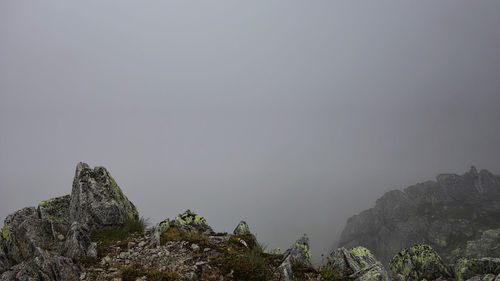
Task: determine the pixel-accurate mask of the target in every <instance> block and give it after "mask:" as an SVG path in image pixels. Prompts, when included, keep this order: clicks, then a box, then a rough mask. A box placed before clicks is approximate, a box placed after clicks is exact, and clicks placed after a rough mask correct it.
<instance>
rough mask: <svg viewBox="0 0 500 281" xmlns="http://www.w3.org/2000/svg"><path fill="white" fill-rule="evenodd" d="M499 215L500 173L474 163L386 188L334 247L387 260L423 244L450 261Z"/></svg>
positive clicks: (499, 225) (496, 223)
mask: <svg viewBox="0 0 500 281" xmlns="http://www.w3.org/2000/svg"><path fill="white" fill-rule="evenodd" d="M498 217H500V176H497V175H493V174H491V173H490V172H488V171H487V170H481V171H480V172H478V171H477V170H476V169H475V168H474V167H472V168H471V169H470V171H469V172H467V173H465V174H463V175H455V174H441V175H439V176H438V177H437V180H436V181H427V182H424V183H420V184H417V185H414V186H410V187H408V188H406V189H405V190H404V191H401V190H393V191H390V192H387V193H386V194H384V196H382V197H381V198H380V199H378V200H377V202H376V204H375V207H374V208H371V209H369V210H366V211H363V212H361V213H360V214H358V215H356V216H354V217H351V218H350V219H349V220H348V221H347V224H346V226H345V228H344V230H343V231H342V234H341V237H340V242H339V243H338V246H339V247H346V248H351V247H355V246H359V245H361V246H364V247H366V248H368V249H370V250H371V251H372V252H373V253H374V254H375V255H376V256H377V257H378V258H379V259H380V260H381V261H382V262H383V263H384V264H387V263H388V262H389V261H390V259H391V258H392V256H394V255H395V254H396V253H398V252H399V251H400V250H401V249H402V248H408V247H411V246H413V245H415V244H418V243H425V244H428V245H430V246H432V247H433V248H434V249H436V250H437V252H438V253H440V255H441V256H442V257H443V259H444V260H445V261H450V262H453V261H454V260H456V259H457V258H458V257H460V256H464V255H465V252H466V249H467V245H468V241H475V240H478V239H481V235H482V233H483V232H484V231H486V230H489V229H497V228H500V220H498ZM471 243H472V242H471ZM473 247H474V246H473ZM469 252H470V251H469ZM481 254H483V253H481ZM486 254H487V253H486Z"/></svg>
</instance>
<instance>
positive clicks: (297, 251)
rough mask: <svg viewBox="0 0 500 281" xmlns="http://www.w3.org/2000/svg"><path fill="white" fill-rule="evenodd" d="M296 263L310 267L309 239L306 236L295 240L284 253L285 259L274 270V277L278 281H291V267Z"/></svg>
mask: <svg viewBox="0 0 500 281" xmlns="http://www.w3.org/2000/svg"><path fill="white" fill-rule="evenodd" d="M296 262H298V263H301V264H303V265H305V266H311V253H310V252H309V238H308V237H307V235H306V234H304V236H302V237H301V238H300V239H299V240H297V241H296V242H295V244H294V245H293V246H292V247H291V248H290V249H288V250H286V251H285V259H284V260H283V262H282V263H281V264H280V266H278V268H276V275H277V277H278V278H279V280H280V281H289V280H292V279H293V271H292V265H293V264H294V263H296Z"/></svg>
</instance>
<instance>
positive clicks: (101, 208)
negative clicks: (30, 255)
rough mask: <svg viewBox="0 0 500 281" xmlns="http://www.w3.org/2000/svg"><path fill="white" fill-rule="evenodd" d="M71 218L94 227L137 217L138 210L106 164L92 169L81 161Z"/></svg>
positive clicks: (73, 196)
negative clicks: (105, 166)
mask: <svg viewBox="0 0 500 281" xmlns="http://www.w3.org/2000/svg"><path fill="white" fill-rule="evenodd" d="M70 218H71V221H78V222H80V223H81V224H85V225H87V226H88V227H89V228H90V229H93V228H99V227H105V226H113V225H120V224H124V223H125V222H126V221H127V220H129V219H135V220H137V219H138V212H137V210H136V208H135V206H134V205H133V204H132V203H131V202H130V201H129V200H128V199H127V197H126V196H125V195H124V194H123V192H122V191H121V189H120V187H119V186H118V185H117V184H116V182H115V180H114V179H113V178H112V177H111V175H110V174H109V172H108V171H107V170H106V168H104V167H95V168H94V169H91V168H90V167H89V166H88V165H87V164H85V163H79V164H78V165H77V167H76V172H75V178H74V180H73V189H72V191H71V202H70Z"/></svg>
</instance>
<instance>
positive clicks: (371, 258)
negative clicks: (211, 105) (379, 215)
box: [0, 163, 500, 281]
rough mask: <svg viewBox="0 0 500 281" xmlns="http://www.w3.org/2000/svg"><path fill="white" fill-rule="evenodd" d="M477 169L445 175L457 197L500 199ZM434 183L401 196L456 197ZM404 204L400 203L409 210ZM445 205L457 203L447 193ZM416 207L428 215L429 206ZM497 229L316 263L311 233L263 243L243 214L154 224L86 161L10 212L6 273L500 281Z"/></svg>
mask: <svg viewBox="0 0 500 281" xmlns="http://www.w3.org/2000/svg"><path fill="white" fill-rule="evenodd" d="M470 173H472V174H470ZM470 173H469V174H466V175H465V176H462V177H460V176H457V177H454V176H445V177H444V178H442V180H443V182H446V183H448V184H449V186H453V190H454V191H455V193H452V194H453V195H454V196H455V197H453V198H462V199H463V200H467V201H470V202H481V200H483V199H482V198H481V196H482V195H481V196H479V195H478V194H477V193H471V194H470V195H469V196H465V197H460V196H461V193H462V192H463V191H464V190H467V189H465V187H463V186H462V185H465V184H466V183H470V182H473V183H474V184H475V185H474V186H475V188H476V190H477V192H479V190H480V193H479V194H488V195H489V196H492V197H491V198H490V199H491V200H495V197H493V195H494V194H495V193H494V191H492V187H495V186H496V184H497V183H498V180H497V178H495V177H489V175H490V174H489V173H486V172H483V171H482V172H480V173H474V171H471V172H470ZM444 179H446V180H444ZM437 184H438V185H439V183H437ZM433 186H435V185H433ZM450 188H451V187H450ZM417 189H418V188H417ZM427 191H429V189H428V190H427ZM430 191H432V192H428V194H426V192H423V191H418V190H415V188H412V189H411V190H410V191H406V193H403V194H413V195H412V196H416V195H415V194H420V195H421V197H425V198H430V197H432V196H435V198H438V199H439V200H445V199H447V198H448V197H447V196H451V195H450V192H448V193H445V195H443V194H442V193H441V192H444V191H442V190H433V189H432V190H430ZM419 192H420V193H419ZM433 192H434V193H433ZM430 194H435V195H430ZM474 194H475V195H474ZM389 196H395V198H399V197H405V196H406V197H408V196H410V195H404V196H401V194H396V195H394V194H393V195H389ZM398 196H399V197H398ZM391 198H393V197H391ZM384 200H387V199H384ZM422 200H423V201H422V202H427V199H426V200H424V199H422ZM447 200H448V199H447ZM433 202H434V201H433ZM436 202H438V201H436ZM439 202H443V201H439ZM447 202H448V201H447ZM400 203H401V202H400ZM377 204H379V203H377ZM387 204H388V203H385V205H384V206H388V205H387ZM401 204H402V203H401ZM401 204H399V205H397V206H396V207H394V208H396V209H397V208H399V209H400V210H405V208H406V207H404V206H402V205H401ZM426 206H427V205H426ZM432 206H433V208H434V209H438V210H440V211H439V212H437V211H436V212H434V211H432V212H434V213H432V215H433V216H437V215H438V214H439V215H443V213H442V212H444V214H448V213H447V212H446V211H447V210H448V209H446V210H444V209H443V208H442V207H439V206H434V205H432ZM446 206H450V207H449V208H452V207H451V206H455V205H453V201H449V202H448V203H447V205H446ZM483 207H484V208H476V209H473V210H474V211H477V212H479V211H480V210H482V213H481V212H479V213H478V214H485V212H486V211H487V212H486V213H487V214H492V213H494V212H495V210H496V209H495V208H494V207H493V205H489V204H486V203H484V204H483ZM417 209H418V207H417ZM434 209H433V210H434ZM418 212H421V213H423V214H424V215H423V216H424V217H425V216H426V214H428V212H429V211H428V210H427V209H425V210H419V211H418ZM418 214H420V213H418ZM474 215H477V214H474ZM476 219H477V217H476ZM355 220H356V219H351V220H350V222H351V223H353V221H355ZM441 220H442V221H443V219H442V218H441ZM486 220H487V221H488V222H491V221H490V220H488V217H486ZM361 222H366V221H361ZM468 222H469V223H473V222H471V221H468ZM464 223H465V222H464ZM492 225H494V224H492ZM499 233H500V232H499V231H498V229H484V228H483V229H481V230H479V229H478V231H477V235H475V236H471V237H472V239H470V240H468V241H467V242H466V243H465V244H463V245H462V244H460V245H462V246H463V247H464V248H463V249H462V248H460V249H459V250H457V252H456V253H454V254H456V255H461V256H459V257H457V258H456V259H455V260H454V261H453V262H452V263H451V262H450V261H449V259H445V258H442V257H441V256H440V253H439V250H440V249H442V248H436V249H435V248H433V245H430V243H427V244H415V245H411V246H409V247H406V248H404V249H398V251H397V252H396V253H395V255H393V256H392V257H391V259H390V262H389V263H388V266H385V265H384V263H383V262H381V261H380V260H379V259H378V258H377V257H376V252H375V253H372V251H371V250H372V249H370V248H369V246H370V245H371V244H367V243H360V245H355V246H353V247H347V246H346V247H340V248H338V249H336V250H334V251H333V252H332V253H331V254H330V255H329V256H328V257H327V262H326V263H325V264H321V265H318V266H315V265H313V264H312V263H311V252H310V250H309V248H310V247H309V243H310V241H309V238H308V236H307V235H306V234H304V235H303V236H301V237H300V238H299V239H298V240H297V241H296V242H294V243H292V245H290V247H289V248H288V249H287V250H285V251H283V252H282V251H281V250H280V249H274V250H266V248H265V247H263V246H261V244H260V243H259V242H258V241H257V239H256V235H254V234H253V233H252V232H251V229H250V227H249V225H248V224H247V223H246V222H245V221H241V222H239V223H238V224H237V225H236V227H235V229H234V231H233V233H221V232H216V231H215V230H214V229H213V228H212V227H210V225H209V224H208V222H207V220H206V219H205V218H204V217H203V216H201V215H199V214H196V213H195V212H193V211H191V210H186V211H185V212H184V213H182V214H179V215H177V216H175V217H174V218H173V219H168V218H167V219H164V220H163V221H161V222H160V223H158V224H156V225H154V226H152V227H147V223H146V221H145V220H144V219H142V218H141V217H140V216H139V213H138V212H137V210H136V208H135V206H134V204H132V202H131V201H130V200H129V199H128V198H127V197H126V196H125V195H124V194H123V192H122V190H121V189H120V187H119V186H118V184H117V183H116V181H115V180H114V179H113V178H112V177H111V175H110V173H109V172H108V171H107V170H106V169H105V168H104V167H95V168H91V167H89V166H88V165H87V164H85V163H79V164H78V165H77V167H76V173H75V178H74V180H73V188H72V191H71V194H70V195H65V196H61V197H56V198H53V199H50V200H46V201H43V202H40V204H38V206H37V207H26V208H23V209H21V210H19V211H17V212H14V213H13V214H11V215H9V216H7V218H6V219H5V221H4V226H3V228H2V229H1V231H0V281H58V280H63V281H64V280H68V281H71V280H82V281H91V280H100V281H104V280H106V281H107V280H111V281H146V280H150V281H167V280H206V281H212V280H213V281H216V280H217V281H223V280H255V281H258V280H276V281H292V280H297V281H299V280H325V281H341V280H342V281H370V280H374V281H390V280H393V281H408V280H427V281H430V280H441V281H443V280H450V281H451V280H457V281H465V280H469V281H475V280H477V281H500V258H498V245H499V244H498V242H499V240H498V239H499V236H500V235H499ZM359 237H361V236H359ZM359 237H358V238H359ZM395 237H403V236H395ZM369 241H370V240H369ZM376 241H380V240H376ZM446 241H447V240H446ZM431 242H432V241H431ZM365 245H367V246H365ZM438 246H439V245H438ZM373 249H378V248H373ZM387 269H388V270H387Z"/></svg>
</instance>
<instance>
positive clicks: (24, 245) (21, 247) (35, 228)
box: [2, 207, 55, 263]
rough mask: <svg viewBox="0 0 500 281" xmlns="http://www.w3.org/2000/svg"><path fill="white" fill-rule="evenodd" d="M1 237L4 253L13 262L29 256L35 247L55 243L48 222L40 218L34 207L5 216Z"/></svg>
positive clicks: (48, 246) (48, 245) (44, 247)
mask: <svg viewBox="0 0 500 281" xmlns="http://www.w3.org/2000/svg"><path fill="white" fill-rule="evenodd" d="M2 237H3V239H2V240H3V241H2V244H3V248H4V249H3V250H4V251H5V255H6V256H7V257H8V258H9V259H11V260H12V261H14V262H15V263H19V262H21V261H23V260H25V259H28V258H31V257H32V256H33V252H34V250H35V248H36V247H40V248H43V249H47V248H51V247H53V246H54V243H55V237H54V233H53V232H52V228H51V224H50V222H49V221H47V220H43V219H40V218H39V217H38V213H37V211H36V209H35V208H34V207H27V208H24V209H21V210H19V211H17V212H15V213H13V214H10V215H9V216H7V218H6V219H5V221H4V227H3V229H2Z"/></svg>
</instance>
